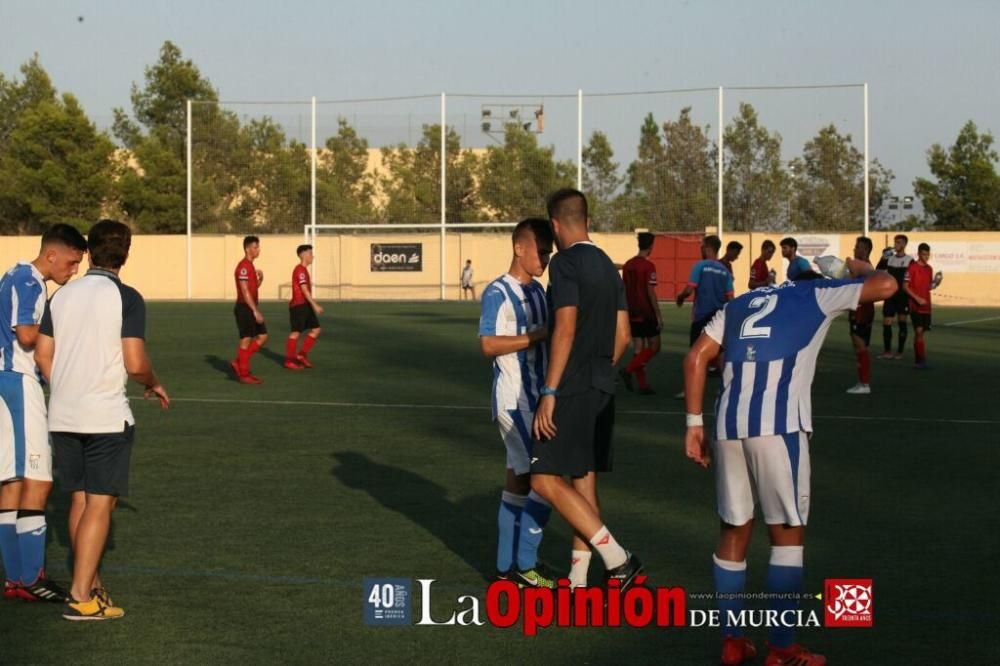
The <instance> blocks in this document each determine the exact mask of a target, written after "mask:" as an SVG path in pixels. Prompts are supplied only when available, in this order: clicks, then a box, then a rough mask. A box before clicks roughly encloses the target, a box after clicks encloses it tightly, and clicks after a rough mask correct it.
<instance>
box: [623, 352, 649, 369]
mask: <svg viewBox="0 0 1000 666" xmlns="http://www.w3.org/2000/svg"><path fill="white" fill-rule="evenodd" d="M644 351H646V350H645V349H643V350H641V351H637V352H636V353H634V354H632V360H631V361H629V362H628V365H627V366H625V372H627V373H629V374H632V373H633V372H635V371H636V370H638V369H639V368H641V367H642V364H643V361H642V354H643V352H644Z"/></svg>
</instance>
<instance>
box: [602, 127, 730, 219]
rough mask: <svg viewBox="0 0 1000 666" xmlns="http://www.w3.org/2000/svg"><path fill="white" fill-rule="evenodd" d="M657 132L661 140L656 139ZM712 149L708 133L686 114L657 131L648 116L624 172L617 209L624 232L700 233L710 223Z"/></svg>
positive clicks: (713, 214)
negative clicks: (644, 229)
mask: <svg viewBox="0 0 1000 666" xmlns="http://www.w3.org/2000/svg"><path fill="white" fill-rule="evenodd" d="M661 129H662V134H661ZM715 162H716V157H715V149H714V144H713V142H712V141H711V140H710V139H709V138H708V128H707V127H706V128H701V127H698V126H697V125H695V124H694V123H693V122H692V120H691V108H690V107H685V108H683V109H681V112H680V114H679V115H678V117H677V120H668V121H666V122H664V123H663V126H662V128H661V127H658V126H657V124H656V121H655V120H654V119H653V114H649V115H647V116H646V118H645V119H644V120H643V124H642V127H641V128H640V130H639V150H638V155H637V157H636V160H635V161H634V162H633V163H632V164H631V165H630V166H629V169H628V180H627V183H626V191H625V197H623V199H622V201H621V204H622V208H623V210H624V211H627V212H626V214H625V215H624V219H623V222H624V224H623V225H620V226H625V227H626V228H628V227H631V228H634V227H637V226H643V227H647V228H649V229H654V230H661V231H668V230H685V231H691V230H703V229H704V228H705V227H706V226H710V225H714V224H715V223H716V215H717V214H716V201H715V196H716V194H715V193H716V191H717V185H716V170H715Z"/></svg>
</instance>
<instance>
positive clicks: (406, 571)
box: [0, 303, 1000, 664]
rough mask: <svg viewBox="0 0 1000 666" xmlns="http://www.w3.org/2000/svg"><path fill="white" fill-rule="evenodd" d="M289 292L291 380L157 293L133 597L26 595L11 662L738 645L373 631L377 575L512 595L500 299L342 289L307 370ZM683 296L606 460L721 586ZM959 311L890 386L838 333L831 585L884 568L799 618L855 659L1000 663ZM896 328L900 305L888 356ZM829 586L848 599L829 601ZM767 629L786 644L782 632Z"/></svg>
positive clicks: (993, 354)
mask: <svg viewBox="0 0 1000 666" xmlns="http://www.w3.org/2000/svg"><path fill="white" fill-rule="evenodd" d="M264 311H265V314H266V315H267V316H268V325H269V327H270V329H271V336H272V337H271V340H270V341H269V343H268V347H267V348H265V349H264V350H263V351H262V352H261V353H260V354H258V355H257V356H256V357H254V360H253V369H254V372H255V373H256V374H258V375H259V376H260V377H261V378H262V379H263V380H264V384H263V385H262V386H243V385H240V384H238V383H236V382H235V381H233V379H232V378H231V377H230V372H229V368H228V364H229V361H230V359H231V358H232V356H233V350H234V347H235V325H234V323H233V317H232V305H231V304H224V303H197V304H183V303H152V304H150V306H149V315H148V332H149V334H148V343H149V350H150V353H151V356H152V358H153V360H154V363H155V365H156V367H157V370H158V372H159V374H160V376H161V379H162V381H163V384H164V385H165V386H166V388H167V390H168V391H169V392H170V395H171V396H172V398H173V399H174V404H173V405H172V407H171V409H170V410H169V411H168V412H163V413H161V412H160V411H159V410H158V409H157V407H156V406H155V404H154V403H153V402H143V401H142V400H135V401H133V409H134V411H135V415H136V418H137V421H138V429H137V444H136V448H135V451H134V455H133V462H132V493H131V495H130V496H129V497H127V498H124V499H123V501H122V502H121V504H120V507H119V510H118V511H117V513H116V515H115V519H114V527H113V532H112V536H111V539H110V544H109V549H108V552H107V554H106V556H105V558H104V568H103V575H104V578H105V580H106V582H107V584H108V586H109V589H110V591H111V593H112V595H113V597H114V599H115V601H116V603H117V604H118V605H120V606H122V607H123V608H125V610H126V612H127V616H126V617H125V618H124V619H122V620H120V621H116V622H102V623H70V622H66V621H64V620H62V619H61V618H60V616H59V611H60V607H59V606H56V605H47V604H26V603H22V602H9V601H8V602H5V603H0V663H3V664H20V663H62V664H67V663H71V664H78V663H79V664H83V663H95V664H96V663H99V664H117V663H125V662H129V663H133V662H144V663H158V664H164V663H191V664H210V663H234V662H242V663H275V662H285V663H377V664H382V663H498V664H514V663H547V664H562V663H574V664H580V663H593V664H598V663H624V664H631V663H657V664H711V663H716V662H717V659H718V654H719V653H718V649H719V637H718V633H717V630H716V629H710V628H670V629H656V628H647V629H630V628H629V629H627V628H617V629H611V628H602V629H594V628H582V629H581V628H576V629H560V628H550V629H545V630H542V631H541V632H540V634H539V635H538V636H536V637H526V636H523V635H522V634H521V631H520V625H518V626H516V627H513V628H510V629H497V628H493V627H490V626H483V627H419V626H412V627H368V626H365V625H364V624H363V623H362V601H363V598H362V596H363V595H362V579H363V578H364V577H366V576H395V577H403V578H409V579H414V580H415V579H418V578H432V579H436V580H437V581H438V582H437V583H436V584H435V587H434V597H433V599H434V604H433V606H434V610H435V614H436V617H437V618H438V619H440V618H443V617H447V616H448V614H450V612H451V611H452V609H454V608H455V607H456V598H457V597H458V596H460V595H464V594H469V595H475V596H477V597H479V598H480V600H481V601H482V600H484V599H485V591H486V584H487V583H486V576H488V575H490V574H491V573H492V571H493V567H494V551H495V545H494V543H495V531H496V528H495V525H496V513H497V504H498V500H499V495H500V488H501V484H502V480H503V474H504V470H503V467H504V463H503V461H504V454H503V449H502V444H501V442H500V439H499V435H498V433H497V431H496V427H495V426H494V425H493V424H492V423H491V422H490V414H489V391H490V380H491V371H490V367H489V362H488V361H487V360H486V359H484V358H483V357H482V356H481V355H480V354H479V351H478V344H477V340H476V326H477V319H478V307H477V306H476V305H475V304H458V303H447V304H440V303H343V304H337V303H331V304H330V305H329V307H328V309H327V314H326V315H325V316H324V318H323V326H324V332H323V335H322V337H321V338H320V342H319V344H318V345H317V346H316V348H315V350H314V352H313V354H312V358H313V362H314V363H315V366H316V367H315V369H314V370H310V371H304V372H297V373H293V372H290V371H287V370H285V369H283V368H282V367H281V365H280V363H281V355H282V353H283V349H284V337H285V335H286V333H287V315H286V310H285V306H284V305H283V304H280V303H268V304H265V307H264ZM664 312H665V316H666V330H665V333H664V339H663V342H664V352H663V353H661V355H660V356H658V357H657V358H656V359H654V361H653V362H652V364H651V366H650V378H651V381H652V383H653V385H654V386H655V387H656V388H657V389H658V391H659V394H658V395H656V396H637V395H634V394H628V393H625V392H624V390H623V389H620V392H619V396H618V403H617V409H618V419H617V428H616V447H617V448H616V469H615V472H614V473H612V474H610V475H608V476H606V477H602V480H601V482H600V488H601V498H602V502H603V506H604V517H605V519H606V521H607V524H608V525H609V526H610V528H611V529H612V531H613V532H614V534H615V535H616V537H617V538H618V540H619V541H621V542H622V543H623V545H625V546H626V547H627V548H629V549H631V550H634V551H635V552H636V553H637V554H639V555H640V556H641V557H642V559H643V561H644V562H645V564H646V567H647V571H648V573H649V576H650V580H649V582H650V584H655V585H670V586H684V587H685V588H686V589H687V590H688V591H689V592H691V593H703V592H710V591H711V590H712V580H711V571H712V569H711V553H712V550H713V548H714V544H715V538H716V535H717V519H716V517H715V513H714V484H713V478H712V475H711V473H710V472H707V471H704V470H702V469H700V468H698V467H696V466H695V465H693V464H692V463H690V462H689V461H687V460H686V459H685V458H684V455H683V451H682V436H683V432H684V425H683V424H684V418H683V404H682V403H681V402H680V401H676V400H673V399H672V397H671V396H672V395H673V394H674V393H676V392H677V391H678V390H680V389H681V383H682V380H681V375H680V364H681V358H682V354H683V352H684V351H685V348H686V346H687V335H688V333H687V329H688V317H689V316H690V311H689V310H688V309H684V310H683V311H679V310H677V309H675V308H674V307H673V306H672V305H671V306H670V307H666V308H665V309H664ZM934 317H935V320H934V323H935V328H934V330H933V331H931V332H930V333H929V334H928V339H927V340H928V342H927V347H928V357H929V362H930V363H931V365H932V369H931V370H928V371H917V370H915V369H914V368H913V367H912V360H911V358H910V355H909V354H912V352H908V356H907V359H906V360H904V361H877V360H873V362H872V365H873V371H872V372H873V390H874V393H873V394H872V395H870V396H852V395H845V393H844V390H845V389H846V388H848V387H849V386H851V385H853V384H854V383H855V371H854V356H853V353H852V352H851V348H850V343H849V340H848V334H847V323H846V321H845V320H841V321H838V322H836V323H835V324H834V326H833V328H832V330H831V332H830V335H829V337H828V339H827V343H826V345H825V347H824V349H823V352H822V354H821V356H820V361H819V365H818V371H817V374H816V381H815V384H814V390H813V403H814V413H815V415H816V416H815V427H816V433H815V437H814V439H813V442H812V468H813V475H812V486H813V490H812V509H811V515H810V526H809V529H808V532H807V542H806V544H807V546H806V569H805V576H806V583H805V588H806V590H807V591H812V592H816V593H819V592H821V591H822V585H823V580H824V579H825V578H853V577H856V578H872V579H873V580H874V628H872V629H826V628H818V629H806V630H803V631H801V632H800V633H799V639H800V640H801V642H802V643H804V644H805V645H807V646H809V647H810V648H812V649H814V650H815V651H817V652H821V653H824V654H826V655H827V656H828V658H829V659H830V661H831V663H833V664H895V663H900V664H918V663H920V664H922V663H941V662H942V661H944V662H947V663H975V664H980V663H991V662H992V663H996V661H997V660H998V659H1000V653H998V650H1000V648H997V644H996V641H995V640H994V639H993V633H994V632H995V628H996V626H998V624H1000V615H998V613H997V611H996V607H995V606H994V605H993V598H992V597H993V594H994V593H995V592H996V590H997V589H998V574H997V567H996V558H997V556H998V550H1000V548H998V537H997V536H996V531H995V529H996V525H997V510H996V503H995V502H996V499H995V496H996V488H997V484H996V474H997V469H998V467H1000V466H998V464H997V463H998V462H1000V455H998V450H1000V449H998V445H1000V438H998V436H997V429H998V427H1000V414H998V408H997V405H998V403H997V391H996V384H995V382H996V377H997V371H998V369H1000V363H998V353H997V348H998V346H1000V311H996V310H971V309H943V308H939V309H937V310H935V313H934ZM969 320H977V321H971V322H970V321H969ZM979 320H985V321H979ZM956 323H957V325H949V324H956ZM880 333H881V332H880V330H879V329H878V326H877V325H876V329H875V332H874V334H873V342H875V343H876V349H875V351H876V353H877V352H878V351H879V349H878V347H880V346H881V335H880ZM910 339H911V341H912V332H911V338H910ZM714 386H715V383H714V381H713V382H712V383H711V384H710V389H712V390H714ZM130 393H131V394H134V395H138V394H139V393H140V391H139V389H138V387H135V386H131V387H130ZM65 514H66V500H65V497H64V496H63V495H62V493H60V492H59V491H58V489H57V490H56V491H55V492H54V493H53V498H52V500H51V512H50V518H49V525H50V527H49V535H50V543H49V548H48V561H49V572H50V574H51V575H52V576H53V577H54V578H56V579H57V580H61V581H64V582H68V578H69V574H68V571H67V543H68V538H67V534H66V528H65ZM568 544H569V530H568V529H567V527H566V525H565V523H563V522H562V520H561V519H559V518H553V520H552V523H551V525H550V528H549V529H548V530H547V531H546V534H545V539H544V542H543V544H542V558H543V559H544V560H546V561H547V562H549V563H550V564H552V565H553V566H554V567H557V568H562V569H563V570H565V567H566V565H567V560H568V551H569V545H568ZM767 558H768V549H767V544H766V538H765V536H764V534H763V533H760V532H758V533H757V534H756V535H755V539H754V544H753V548H752V551H751V553H750V555H749V557H748V562H749V567H750V569H749V576H748V591H761V590H762V589H763V585H764V576H765V572H766V568H767ZM596 560H598V558H596V557H595V564H594V565H593V566H592V570H591V576H592V580H594V581H596V580H597V578H598V576H599V575H600V573H601V571H600V570H601V567H600V565H599V564H598V563H596ZM414 585H415V583H414ZM420 601H421V600H420V597H419V594H418V595H417V598H416V599H414V619H416V616H418V615H419V607H420ZM689 607H690V608H710V607H711V602H708V601H703V600H695V599H691V600H690V601H689ZM803 608H804V609H806V610H815V611H817V612H818V613H819V617H820V621H821V622H822V617H823V616H822V606H821V602H820V601H818V600H813V601H811V602H806V603H805V604H804V605H803ZM483 617H484V619H485V612H484V613H483ZM749 633H750V635H751V636H752V637H754V638H755V639H757V643H758V646H759V648H761V649H763V639H764V638H765V632H764V630H761V629H758V630H752V631H750V632H749ZM757 661H758V663H762V662H763V659H762V658H761V657H758V660H757Z"/></svg>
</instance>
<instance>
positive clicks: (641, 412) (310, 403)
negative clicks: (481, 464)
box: [129, 395, 1000, 425]
mask: <svg viewBox="0 0 1000 666" xmlns="http://www.w3.org/2000/svg"><path fill="white" fill-rule="evenodd" d="M129 399H130V400H137V401H142V400H143V397H142V396H136V395H133V396H129ZM170 401H171V402H198V403H218V404H233V405H276V406H284V407H287V406H301V407H341V408H347V409H351V408H372V409H426V410H449V411H479V412H485V411H489V409H490V408H489V407H488V406H481V405H433V404H415V403H405V402H400V403H381V402H324V401H321V400H241V399H238V398H170ZM152 404H157V403H156V401H155V400H153V401H152ZM618 413H619V414H628V415H632V416H684V414H685V412H677V411H658V410H652V409H623V410H621V411H619V412H618ZM705 414H706V415H709V416H713V414H712V412H705ZM813 418H817V419H840V420H844V419H847V420H851V421H891V422H896V423H899V422H908V423H961V424H973V425H1000V420H994V419H921V418H915V417H912V416H850V415H837V416H833V415H816V414H814V415H813Z"/></svg>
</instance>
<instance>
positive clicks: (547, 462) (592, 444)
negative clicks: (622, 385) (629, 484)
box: [531, 388, 615, 477]
mask: <svg viewBox="0 0 1000 666" xmlns="http://www.w3.org/2000/svg"><path fill="white" fill-rule="evenodd" d="M552 420H553V422H554V423H555V426H556V436H555V437H554V438H553V439H549V440H544V441H536V442H534V445H533V447H532V450H531V456H532V458H531V473H532V474H557V475H559V476H574V477H580V476H586V475H587V474H588V473H589V472H610V471H611V464H612V451H611V433H612V430H613V429H614V425H615V396H614V395H613V394H610V393H604V392H603V391H599V390H597V389H596V388H591V389H590V390H589V391H587V392H586V393H578V394H577V395H567V396H560V397H558V398H556V409H555V414H554V415H553V419H552Z"/></svg>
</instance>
